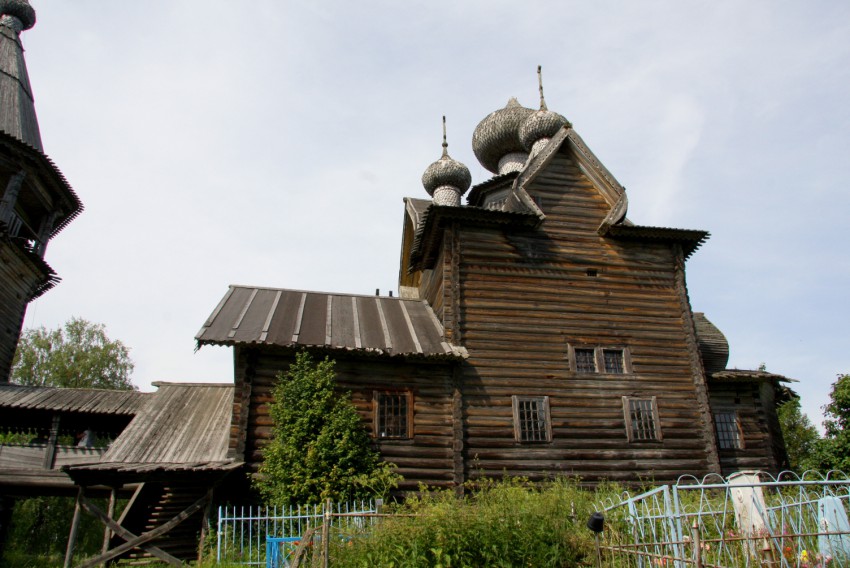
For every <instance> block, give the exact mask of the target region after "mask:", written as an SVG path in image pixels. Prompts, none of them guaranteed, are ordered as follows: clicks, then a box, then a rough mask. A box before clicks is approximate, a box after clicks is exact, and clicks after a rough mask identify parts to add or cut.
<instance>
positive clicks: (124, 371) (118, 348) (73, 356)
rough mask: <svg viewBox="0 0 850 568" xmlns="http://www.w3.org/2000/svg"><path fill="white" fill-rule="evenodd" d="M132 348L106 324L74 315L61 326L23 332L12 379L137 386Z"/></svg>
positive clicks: (48, 383) (89, 385)
mask: <svg viewBox="0 0 850 568" xmlns="http://www.w3.org/2000/svg"><path fill="white" fill-rule="evenodd" d="M133 367H134V365H133V361H132V360H131V359H130V350H129V348H127V346H126V345H124V344H123V343H122V342H121V341H119V340H112V339H109V337H108V336H107V335H106V327H105V326H104V325H103V324H99V323H92V322H89V321H86V320H84V319H82V318H71V319H70V320H68V321H67V322H65V325H64V326H63V327H61V328H59V329H46V328H45V327H43V326H42V327H39V328H35V329H26V330H24V332H23V333H22V334H21V339H20V341H19V342H18V349H17V351H15V357H14V359H13V360H12V382H13V383H17V384H20V385H30V386H52V387H72V388H98V389H122V390H128V389H133V388H135V387H134V386H133V383H132V382H131V380H130V374H131V373H132V372H133Z"/></svg>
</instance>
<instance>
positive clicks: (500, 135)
mask: <svg viewBox="0 0 850 568" xmlns="http://www.w3.org/2000/svg"><path fill="white" fill-rule="evenodd" d="M532 114H534V110H532V109H530V108H525V107H524V106H522V105H520V104H519V102H518V101H517V100H516V98H514V97H511V100H509V101H508V104H507V106H505V108H503V109H499V110H497V111H495V112H492V113H490V114H489V115H487V117H486V118H484V120H482V121H481V122H479V123H478V126H476V127H475V132H473V134H472V151H473V152H475V157H476V158H478V161H479V162H480V163H481V165H482V166H484V167H485V168H486V169H487V170H488V171H490V172H493V173H494V174H496V173H505V172H500V171H499V161H500V160H501V159H502V158H503V157H505V156H507V155H510V154H521V153H524V152H525V150H524V149H523V147H522V144H521V143H520V141H519V127H520V126H521V125H522V123H523V122H525V121H526V120H528V118H529V117H530V116H531V115H532Z"/></svg>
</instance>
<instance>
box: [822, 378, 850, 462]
mask: <svg viewBox="0 0 850 568" xmlns="http://www.w3.org/2000/svg"><path fill="white" fill-rule="evenodd" d="M829 399H830V402H829V404H827V405H826V406H824V407H823V410H824V414H825V416H826V420H824V423H823V426H824V429H825V430H826V435H825V436H824V437H823V438H822V439H821V440H820V441H819V442H818V443H817V446H816V448H815V452H814V455H813V462H814V464H815V465H817V466H818V467H819V468H820V469H824V470H828V469H839V470H842V471H844V472H845V473H847V474H850V375H838V379H837V380H836V381H835V382H834V383H832V390H831V391H830V393H829Z"/></svg>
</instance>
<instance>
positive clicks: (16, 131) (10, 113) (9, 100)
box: [0, 25, 42, 151]
mask: <svg viewBox="0 0 850 568" xmlns="http://www.w3.org/2000/svg"><path fill="white" fill-rule="evenodd" d="M0 108H2V109H3V112H1V113H0V130H3V131H4V132H7V133H9V134H11V135H12V136H14V137H15V138H17V139H18V140H20V141H22V142H24V143H26V144H27V145H28V146H31V147H32V148H35V149H36V150H38V151H42V146H41V134H40V132H39V129H38V119H37V118H36V114H35V105H34V104H33V96H32V87H31V86H30V80H29V75H28V74H27V65H26V62H25V61H24V48H23V46H22V45H21V38H20V37H19V36H18V34H17V32H15V30H14V29H12V28H11V27H10V26H6V25H0Z"/></svg>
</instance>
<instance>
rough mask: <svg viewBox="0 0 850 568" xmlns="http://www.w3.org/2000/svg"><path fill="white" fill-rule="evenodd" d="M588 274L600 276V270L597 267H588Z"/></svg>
mask: <svg viewBox="0 0 850 568" xmlns="http://www.w3.org/2000/svg"><path fill="white" fill-rule="evenodd" d="M587 275H588V276H599V271H598V270H596V269H595V268H588V269H587Z"/></svg>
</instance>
